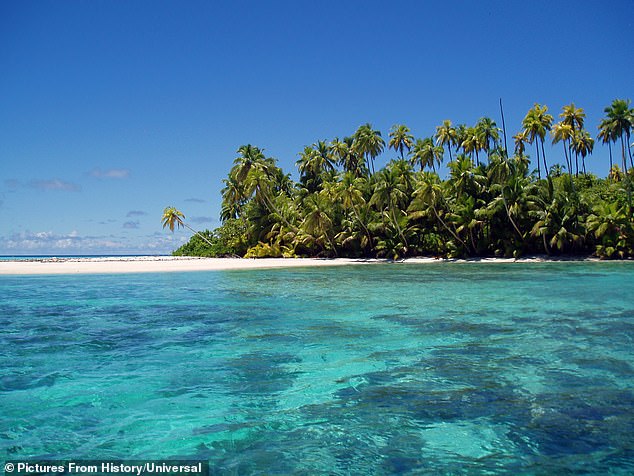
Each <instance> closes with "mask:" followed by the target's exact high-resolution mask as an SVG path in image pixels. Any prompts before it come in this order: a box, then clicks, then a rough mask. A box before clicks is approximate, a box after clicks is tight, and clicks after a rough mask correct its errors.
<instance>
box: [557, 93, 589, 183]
mask: <svg viewBox="0 0 634 476" xmlns="http://www.w3.org/2000/svg"><path fill="white" fill-rule="evenodd" d="M559 117H561V118H562V121H561V122H562V123H563V124H566V125H568V126H570V128H571V129H572V135H571V137H575V135H576V133H577V131H580V130H581V129H583V123H584V120H585V118H586V113H585V112H583V109H582V108H580V107H579V108H578V107H575V104H574V103H570V104H568V105H567V106H564V107H562V113H561V114H559ZM568 147H569V148H572V150H575V149H574V147H572V143H571V142H570V141H569V142H568ZM570 160H571V162H572V157H571V158H570ZM575 162H576V166H577V167H576V171H577V175H579V153H578V152H577V151H576V150H575Z"/></svg>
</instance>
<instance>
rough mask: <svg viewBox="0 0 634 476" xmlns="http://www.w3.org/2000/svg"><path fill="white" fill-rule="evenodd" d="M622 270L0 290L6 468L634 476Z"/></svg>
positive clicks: (289, 276)
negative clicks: (175, 465) (111, 464)
mask: <svg viewBox="0 0 634 476" xmlns="http://www.w3.org/2000/svg"><path fill="white" fill-rule="evenodd" d="M633 296H634V263H632V262H626V263H623V262H617V263H606V262H570V263H521V264H520V263H514V264H481V263H480V264H475V263H441V264H425V265H399V264H378V265H373V266H349V267H336V268H325V267H320V268H294V269H276V270H241V271H214V272H196V273H159V274H122V275H94V276H91V275H82V276H4V277H0V368H1V369H2V372H1V373H0V414H1V415H2V417H1V418H0V455H1V456H2V457H4V459H5V460H25V459H27V460H30V461H34V460H50V459H84V460H87V459H97V458H103V459H128V460H129V459H145V458H165V459H167V458H173V459H203V460H208V461H209V462H210V465H211V468H212V474H240V475H248V474H306V475H308V474H311V475H312V474H331V475H348V474H364V475H365V474H380V475H382V474H386V475H391V474H522V475H524V474H593V475H594V474H596V475H600V474H601V475H602V474H624V475H625V474H628V475H631V474H634V298H633Z"/></svg>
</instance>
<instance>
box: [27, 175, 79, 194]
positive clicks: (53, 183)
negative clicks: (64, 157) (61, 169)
mask: <svg viewBox="0 0 634 476" xmlns="http://www.w3.org/2000/svg"><path fill="white" fill-rule="evenodd" d="M29 187H31V188H35V189H38V190H61V191H65V192H79V191H80V190H81V186H80V185H77V184H75V183H71V182H65V181H64V180H60V179H57V178H54V179H46V180H31V181H30V182H29Z"/></svg>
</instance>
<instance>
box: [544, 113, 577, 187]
mask: <svg viewBox="0 0 634 476" xmlns="http://www.w3.org/2000/svg"><path fill="white" fill-rule="evenodd" d="M550 134H551V135H552V137H553V144H557V143H558V142H563V145H564V156H565V157H566V167H567V168H568V173H569V174H571V173H572V160H571V159H570V157H569V154H568V152H569V151H570V141H571V140H572V138H573V136H574V133H573V130H572V126H571V125H570V124H565V123H564V122H563V121H562V122H558V123H556V124H553V127H552V129H551V130H550ZM577 165H578V164H577ZM578 174H579V169H578V167H577V175H578Z"/></svg>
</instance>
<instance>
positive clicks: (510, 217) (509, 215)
mask: <svg viewBox="0 0 634 476" xmlns="http://www.w3.org/2000/svg"><path fill="white" fill-rule="evenodd" d="M502 202H504V208H505V209H506V216H507V217H509V221H510V222H511V225H513V228H515V231H516V232H517V236H519V237H520V239H521V240H522V242H523V241H524V235H522V232H521V231H520V229H519V228H518V227H517V224H516V223H515V220H513V217H512V216H511V211H510V210H509V206H508V203H506V197H504V194H502Z"/></svg>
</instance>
